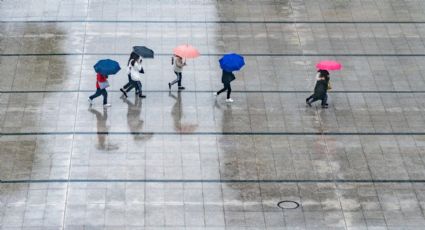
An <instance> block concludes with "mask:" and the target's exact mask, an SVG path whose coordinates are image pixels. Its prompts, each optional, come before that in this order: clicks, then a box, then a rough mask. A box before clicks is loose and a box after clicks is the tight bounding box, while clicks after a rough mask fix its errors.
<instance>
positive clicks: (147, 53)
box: [133, 46, 154, 58]
mask: <svg viewBox="0 0 425 230" xmlns="http://www.w3.org/2000/svg"><path fill="white" fill-rule="evenodd" d="M133 52H135V53H136V54H137V55H139V56H140V57H143V58H153V55H154V53H153V50H151V49H149V48H148V47H146V46H133Z"/></svg>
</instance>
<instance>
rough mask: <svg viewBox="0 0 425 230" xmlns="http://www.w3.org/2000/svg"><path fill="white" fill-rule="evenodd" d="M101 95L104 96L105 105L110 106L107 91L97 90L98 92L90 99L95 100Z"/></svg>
mask: <svg viewBox="0 0 425 230" xmlns="http://www.w3.org/2000/svg"><path fill="white" fill-rule="evenodd" d="M100 95H102V96H103V104H104V105H106V104H108V92H106V89H96V92H95V93H94V94H93V95H91V96H90V97H89V98H90V100H93V99H94V98H96V97H99V96H100Z"/></svg>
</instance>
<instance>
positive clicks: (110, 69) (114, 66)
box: [93, 59, 121, 75]
mask: <svg viewBox="0 0 425 230" xmlns="http://www.w3.org/2000/svg"><path fill="white" fill-rule="evenodd" d="M93 68H94V70H95V71H96V73H100V74H102V75H112V74H116V73H118V71H120V69H121V67H120V64H119V63H118V62H116V61H114V60H111V59H103V60H100V61H98V62H97V63H96V64H95V65H94V66H93Z"/></svg>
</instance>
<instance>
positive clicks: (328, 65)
mask: <svg viewBox="0 0 425 230" xmlns="http://www.w3.org/2000/svg"><path fill="white" fill-rule="evenodd" d="M316 68H317V69H322V70H340V69H342V65H341V64H340V63H339V62H337V61H331V60H324V61H320V62H319V63H317V64H316Z"/></svg>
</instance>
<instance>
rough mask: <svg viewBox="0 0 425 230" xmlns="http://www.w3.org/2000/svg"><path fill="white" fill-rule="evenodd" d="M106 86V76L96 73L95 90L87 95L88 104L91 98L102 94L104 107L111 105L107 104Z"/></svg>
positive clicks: (91, 100) (107, 85)
mask: <svg viewBox="0 0 425 230" xmlns="http://www.w3.org/2000/svg"><path fill="white" fill-rule="evenodd" d="M107 87H109V83H108V76H106V75H102V74H100V73H98V74H97V75H96V92H95V93H94V94H93V95H91V96H90V97H89V103H90V105H92V104H93V99H95V98H96V97H99V96H100V95H102V96H103V106H104V107H110V106H111V104H108V92H106V88H107Z"/></svg>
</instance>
